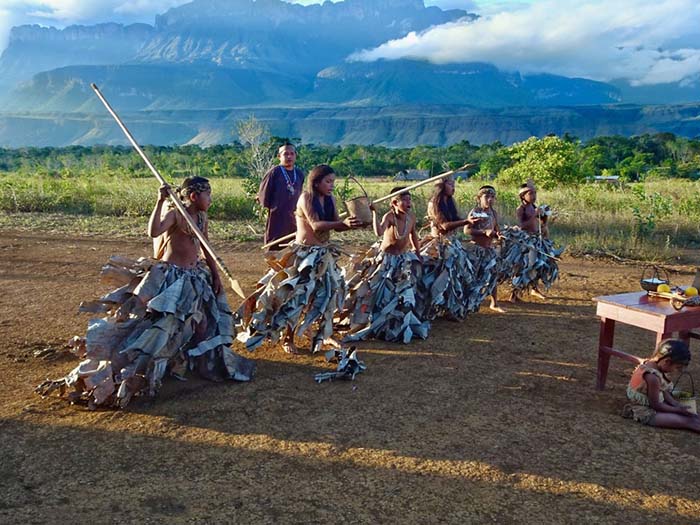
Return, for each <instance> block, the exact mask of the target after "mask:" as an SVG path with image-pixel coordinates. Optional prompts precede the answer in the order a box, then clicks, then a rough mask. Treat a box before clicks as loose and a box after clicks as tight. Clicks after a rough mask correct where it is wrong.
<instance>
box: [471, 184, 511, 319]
mask: <svg viewBox="0 0 700 525" xmlns="http://www.w3.org/2000/svg"><path fill="white" fill-rule="evenodd" d="M495 202H496V189H495V188H494V187H493V186H489V185H486V186H482V187H481V188H479V192H478V193H477V194H476V206H475V207H474V208H472V210H471V211H470V212H469V217H473V218H476V219H479V221H478V222H476V223H472V224H467V225H466V226H465V227H464V233H465V234H467V235H471V238H472V241H473V242H474V244H475V245H476V247H475V248H472V250H471V251H472V252H473V253H474V255H476V256H478V259H477V258H472V263H476V264H474V268H475V270H476V271H477V275H476V281H477V282H479V283H480V284H481V286H482V293H483V296H484V298H486V297H488V298H489V299H490V300H491V301H490V305H489V308H491V310H494V311H495V312H499V313H504V312H505V310H504V309H503V308H501V307H500V306H499V305H498V299H497V296H498V289H497V286H498V272H497V270H498V268H497V264H494V262H496V263H497V260H496V259H497V256H496V251H495V250H494V249H493V241H494V240H495V239H498V238H499V237H500V235H501V230H500V227H499V225H498V213H496V210H495V209H494V207H493V205H494V203H495ZM477 260H478V261H480V262H481V264H478V263H477Z"/></svg>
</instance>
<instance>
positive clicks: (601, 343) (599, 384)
mask: <svg viewBox="0 0 700 525" xmlns="http://www.w3.org/2000/svg"><path fill="white" fill-rule="evenodd" d="M614 338H615V321H614V320H613V319H605V318H604V317H601V318H600V337H599V338H598V373H597V378H596V388H597V389H598V390H603V389H604V388H605V381H606V379H607V378H608V367H609V366H610V354H609V353H608V352H606V351H605V350H603V349H604V348H605V347H607V348H612V345H613V340H614Z"/></svg>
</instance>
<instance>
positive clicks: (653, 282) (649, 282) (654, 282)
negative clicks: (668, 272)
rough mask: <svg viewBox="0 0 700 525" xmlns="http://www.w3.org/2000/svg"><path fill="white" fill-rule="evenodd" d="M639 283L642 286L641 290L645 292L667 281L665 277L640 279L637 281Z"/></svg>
mask: <svg viewBox="0 0 700 525" xmlns="http://www.w3.org/2000/svg"><path fill="white" fill-rule="evenodd" d="M639 284H640V285H641V286H642V290H644V291H646V292H655V291H656V289H657V288H658V287H659V285H660V284H669V282H668V280H667V279H658V278H653V279H642V280H640V281H639Z"/></svg>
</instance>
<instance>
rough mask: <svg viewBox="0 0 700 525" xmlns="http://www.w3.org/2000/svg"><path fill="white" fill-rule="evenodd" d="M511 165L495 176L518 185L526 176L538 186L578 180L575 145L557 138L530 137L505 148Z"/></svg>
mask: <svg viewBox="0 0 700 525" xmlns="http://www.w3.org/2000/svg"><path fill="white" fill-rule="evenodd" d="M507 151H508V155H509V156H510V158H511V159H512V161H513V164H512V165H511V166H509V167H507V168H505V169H504V170H503V171H501V173H500V175H499V177H498V178H499V180H500V181H503V182H505V183H507V184H513V185H514V184H518V183H521V182H524V181H526V180H528V179H532V180H534V181H535V184H537V185H538V186H540V187H542V188H545V189H547V188H552V187H554V186H557V185H559V184H571V183H576V182H580V181H581V180H582V177H581V172H580V170H579V169H578V166H577V162H576V161H577V159H578V157H577V155H576V146H575V145H574V144H572V143H571V142H565V141H564V140H562V139H560V138H559V137H544V138H542V139H538V138H536V137H530V138H529V139H527V140H526V141H524V142H518V143H516V144H513V145H512V146H510V147H509V148H507Z"/></svg>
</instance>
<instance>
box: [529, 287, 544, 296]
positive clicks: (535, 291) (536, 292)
mask: <svg viewBox="0 0 700 525" xmlns="http://www.w3.org/2000/svg"><path fill="white" fill-rule="evenodd" d="M530 295H533V296H535V297H537V298H538V299H546V297H545V295H544V294H543V293H542V292H540V291H539V290H538V289H537V288H533V289H532V290H530Z"/></svg>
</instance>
